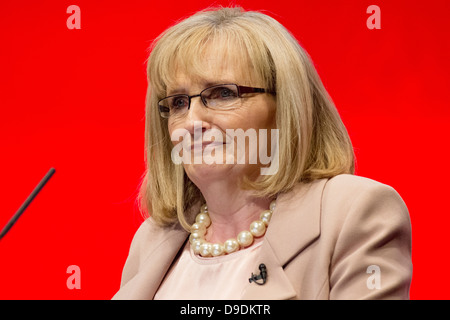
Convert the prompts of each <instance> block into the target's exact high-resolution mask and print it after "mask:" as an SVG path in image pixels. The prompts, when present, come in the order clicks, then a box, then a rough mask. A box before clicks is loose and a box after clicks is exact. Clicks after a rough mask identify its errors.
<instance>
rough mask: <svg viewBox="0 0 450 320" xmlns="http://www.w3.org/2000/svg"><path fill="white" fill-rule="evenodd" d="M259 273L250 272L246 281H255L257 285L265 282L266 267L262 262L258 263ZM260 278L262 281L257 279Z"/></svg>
mask: <svg viewBox="0 0 450 320" xmlns="http://www.w3.org/2000/svg"><path fill="white" fill-rule="evenodd" d="M259 272H260V273H259V274H258V275H256V274H253V272H252V277H251V278H249V279H248V282H250V283H252V282H254V283H256V284H257V285H260V286H262V285H263V284H264V283H266V280H267V269H266V265H265V264H264V263H261V264H260V265H259ZM259 280H262V281H259Z"/></svg>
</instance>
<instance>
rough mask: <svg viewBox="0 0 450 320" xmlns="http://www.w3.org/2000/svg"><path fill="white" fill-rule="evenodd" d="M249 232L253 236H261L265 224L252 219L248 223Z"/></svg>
mask: <svg viewBox="0 0 450 320" xmlns="http://www.w3.org/2000/svg"><path fill="white" fill-rule="evenodd" d="M250 232H251V233H252V235H254V236H255V237H261V236H262V235H263V234H264V233H265V232H266V225H265V224H264V222H262V221H261V220H256V221H253V222H252V223H251V224H250Z"/></svg>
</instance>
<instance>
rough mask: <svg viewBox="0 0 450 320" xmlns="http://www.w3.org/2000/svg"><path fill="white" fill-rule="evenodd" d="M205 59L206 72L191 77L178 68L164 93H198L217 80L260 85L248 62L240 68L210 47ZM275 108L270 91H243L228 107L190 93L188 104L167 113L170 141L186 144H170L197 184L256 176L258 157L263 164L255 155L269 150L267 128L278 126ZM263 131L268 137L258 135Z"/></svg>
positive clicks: (218, 83)
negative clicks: (184, 108) (207, 102)
mask: <svg viewBox="0 0 450 320" xmlns="http://www.w3.org/2000/svg"><path fill="white" fill-rule="evenodd" d="M203 61H205V62H204V69H203V71H206V72H204V73H203V74H206V75H207V76H204V77H190V75H189V74H187V73H186V72H183V71H181V70H180V71H178V72H176V75H175V81H174V83H173V84H171V85H170V86H169V87H168V88H167V96H170V95H174V94H187V95H190V96H191V95H197V94H199V93H200V92H201V91H202V90H204V89H206V88H208V87H211V86H214V85H220V84H230V83H233V84H237V85H239V86H249V87H257V88H261V87H262V85H263V84H262V83H258V81H256V80H254V79H252V78H254V77H252V76H251V74H252V70H251V69H250V68H247V70H243V69H245V68H240V67H234V66H236V64H233V63H229V61H223V60H222V59H220V58H217V56H215V55H214V54H213V53H211V54H206V56H205V59H204V60H203ZM223 93H224V92H222V94H223ZM275 112H276V102H275V98H274V96H273V95H271V94H269V93H250V94H244V95H242V98H239V99H238V102H237V103H236V105H235V107H234V106H232V107H231V108H227V109H226V110H221V109H211V108H208V107H206V106H205V105H204V104H203V102H202V100H201V99H200V97H193V98H192V99H191V102H190V108H189V110H187V111H186V112H185V113H184V114H182V115H175V116H170V117H169V119H168V129H169V134H170V135H171V139H172V142H173V144H174V146H177V145H178V144H179V143H183V144H184V149H182V150H181V146H182V145H178V147H179V148H174V150H175V149H176V151H177V152H178V153H179V156H183V159H184V161H183V166H184V168H185V171H186V173H187V175H188V176H189V178H190V179H191V180H192V181H193V182H194V183H195V184H197V185H198V186H199V184H202V183H208V182H209V181H212V180H217V179H226V178H228V179H229V178H232V179H234V178H239V177H241V178H242V176H243V175H247V176H248V177H249V178H251V177H253V178H256V177H257V176H259V174H260V168H261V166H262V165H261V163H263V164H266V163H264V162H262V161H260V157H259V155H260V154H261V153H262V152H265V154H264V155H267V156H270V155H271V153H270V152H271V151H270V150H271V129H275V128H276V117H275ZM264 134H265V135H266V137H267V139H266V141H267V142H264V140H261V139H260V137H262V135H264ZM260 140H261V144H262V145H261V146H259V143H260ZM212 141H215V142H212ZM180 150H181V151H180ZM172 156H173V152H172ZM255 157H256V158H255ZM172 159H173V157H172ZM255 159H256V161H255Z"/></svg>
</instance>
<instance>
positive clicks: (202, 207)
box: [200, 203, 208, 213]
mask: <svg viewBox="0 0 450 320" xmlns="http://www.w3.org/2000/svg"><path fill="white" fill-rule="evenodd" d="M200 212H202V213H203V212H208V206H207V205H206V203H205V204H204V205H202V206H201V208H200Z"/></svg>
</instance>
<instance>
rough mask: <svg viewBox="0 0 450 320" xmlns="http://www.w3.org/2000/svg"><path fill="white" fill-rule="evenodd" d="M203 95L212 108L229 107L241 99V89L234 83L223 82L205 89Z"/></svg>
mask: <svg viewBox="0 0 450 320" xmlns="http://www.w3.org/2000/svg"><path fill="white" fill-rule="evenodd" d="M201 97H202V100H203V101H204V102H205V104H206V105H207V106H208V107H210V108H217V109H221V108H227V107H230V106H234V105H235V104H236V102H237V101H239V90H238V87H237V86H236V85H234V84H223V85H218V86H214V87H211V88H208V89H205V90H203V91H202V93H201Z"/></svg>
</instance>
